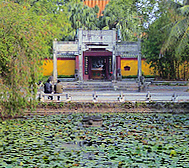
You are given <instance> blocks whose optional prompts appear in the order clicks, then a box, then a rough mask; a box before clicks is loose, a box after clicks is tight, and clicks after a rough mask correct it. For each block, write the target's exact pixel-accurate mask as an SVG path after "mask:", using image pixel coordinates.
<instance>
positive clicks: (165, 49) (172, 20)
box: [142, 1, 189, 79]
mask: <svg viewBox="0 0 189 168" xmlns="http://www.w3.org/2000/svg"><path fill="white" fill-rule="evenodd" d="M160 5H164V6H163V7H162V6H160V7H161V10H162V14H161V15H160V16H159V17H158V19H157V20H156V21H155V22H154V23H153V24H151V25H150V26H149V29H147V30H146V33H147V36H146V37H144V38H143V40H144V43H143V47H142V53H143V55H145V57H146V59H147V62H148V63H150V64H151V67H153V68H154V70H155V71H156V72H157V73H158V74H159V75H160V77H162V78H166V79H179V78H180V70H179V66H184V67H185V66H186V65H187V61H188V55H189V53H188V44H189V41H188V39H189V38H188V17H187V16H186V15H187V14H188V13H187V6H184V7H182V5H180V4H178V3H175V2H172V1H167V2H161V3H160ZM185 7H186V8H185ZM183 14H185V16H184V15H183ZM186 75H187V72H185V71H184V75H183V76H184V78H187V77H186Z"/></svg>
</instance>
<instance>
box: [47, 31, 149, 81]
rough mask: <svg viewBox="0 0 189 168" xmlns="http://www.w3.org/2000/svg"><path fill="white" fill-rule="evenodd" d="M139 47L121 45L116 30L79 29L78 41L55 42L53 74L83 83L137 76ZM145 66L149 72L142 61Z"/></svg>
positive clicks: (136, 44)
mask: <svg viewBox="0 0 189 168" xmlns="http://www.w3.org/2000/svg"><path fill="white" fill-rule="evenodd" d="M139 44H140V43H138V42H120V39H119V37H118V35H117V32H116V30H82V29H79V31H78V38H77V40H76V41H54V43H53V49H54V65H55V66H54V75H55V76H57V75H63V74H62V73H64V72H65V73H64V75H66V74H67V75H71V74H74V76H75V78H76V79H78V80H81V81H82V80H90V79H93V80H95V79H107V80H120V79H121V76H124V75H125V76H126V75H137V74H138V55H139V54H140V53H139V52H140V45H139ZM50 62H51V64H52V61H50ZM60 62H62V64H61V63H60ZM47 65H49V63H48V62H46V65H45V66H47ZM142 67H143V68H146V69H148V68H149V65H148V64H146V63H145V62H144V60H142ZM48 68H49V66H48ZM51 70H53V68H52V67H51ZM148 72H149V70H148ZM68 73H70V74H68ZM49 75H52V71H51V74H49Z"/></svg>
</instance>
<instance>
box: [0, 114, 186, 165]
mask: <svg viewBox="0 0 189 168" xmlns="http://www.w3.org/2000/svg"><path fill="white" fill-rule="evenodd" d="M91 115H98V116H100V117H101V118H102V119H103V124H102V126H100V127H92V126H91V127H86V126H85V127H84V126H83V124H82V119H83V117H84V116H87V114H80V113H76V114H74V113H73V114H69V115H52V116H35V117H33V118H28V119H14V120H5V121H0V167H6V168H8V167H9V168H11V167H12V168H16V167H45V168H46V167H93V168H94V167H96V168H99V167H108V168H110V167H112V168H115V167H143V168H144V167H189V148H188V146H189V114H162V113H161V114H160V113H158V114H155V113H103V114H100V113H99V114H97V113H95V114H91Z"/></svg>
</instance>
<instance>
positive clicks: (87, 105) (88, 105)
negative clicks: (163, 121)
mask: <svg viewBox="0 0 189 168" xmlns="http://www.w3.org/2000/svg"><path fill="white" fill-rule="evenodd" d="M108 112H109V113H111V112H124V113H137V112H140V113H188V112H189V102H176V103H174V102H148V103H146V102H124V103H117V102H115V103H114V102H112V103H94V102H84V103H83V102H66V103H63V102H62V103H55V102H54V103H52V102H50V103H41V104H39V105H38V106H37V108H36V110H34V112H30V111H26V112H25V115H53V114H69V113H108Z"/></svg>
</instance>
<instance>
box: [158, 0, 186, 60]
mask: <svg viewBox="0 0 189 168" xmlns="http://www.w3.org/2000/svg"><path fill="white" fill-rule="evenodd" d="M169 2H170V1H169ZM170 4H173V2H171V3H170ZM174 4H177V3H174ZM169 12H170V14H171V16H172V18H171V19H172V23H171V24H172V27H171V29H170V33H169V35H168V39H167V41H166V42H165V43H164V45H163V47H162V49H161V53H165V52H166V51H173V50H174V51H175V56H176V57H177V58H179V59H180V58H181V55H183V54H186V52H187V50H189V0H185V2H184V5H179V4H177V5H171V8H170V9H169ZM185 61H186V60H185Z"/></svg>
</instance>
